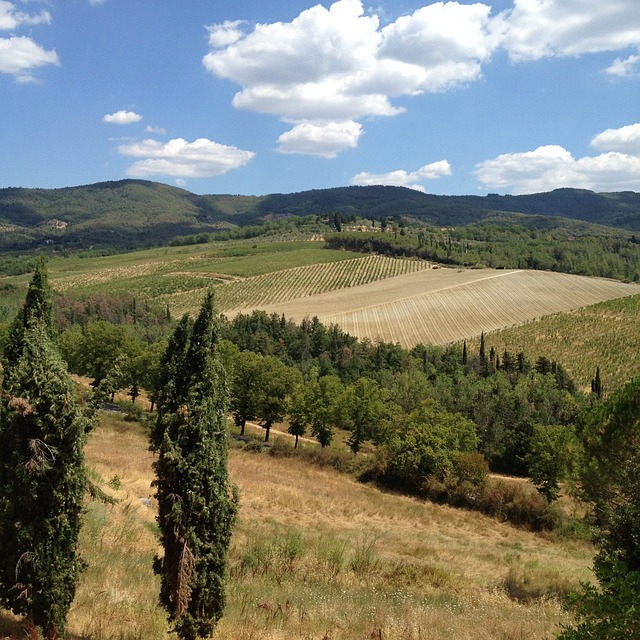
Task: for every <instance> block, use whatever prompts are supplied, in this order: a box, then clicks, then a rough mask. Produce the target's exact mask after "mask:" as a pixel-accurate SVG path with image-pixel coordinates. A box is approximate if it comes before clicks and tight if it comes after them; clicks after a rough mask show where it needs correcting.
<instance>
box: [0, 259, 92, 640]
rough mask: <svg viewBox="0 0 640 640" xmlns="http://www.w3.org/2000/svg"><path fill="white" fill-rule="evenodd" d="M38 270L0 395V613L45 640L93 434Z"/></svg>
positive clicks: (67, 596)
mask: <svg viewBox="0 0 640 640" xmlns="http://www.w3.org/2000/svg"><path fill="white" fill-rule="evenodd" d="M51 317H52V316H51V292H50V290H49V287H48V284H47V278H46V271H45V269H44V265H43V263H42V262H41V263H39V265H38V268H37V269H36V273H35V274H34V277H33V280H32V282H31V285H30V286H29V293H28V294H27V298H26V302H25V305H24V307H23V309H22V310H21V312H20V313H19V315H18V316H17V318H16V320H15V321H14V323H13V324H12V331H11V335H10V339H9V343H8V347H9V348H8V350H7V352H6V354H5V363H4V364H5V369H4V378H3V380H2V393H1V395H0V486H1V487H2V495H1V497H0V604H2V605H3V606H5V607H6V608H9V609H11V610H12V611H14V613H16V614H19V615H25V616H27V617H28V618H30V619H31V620H32V621H33V622H34V624H35V625H37V626H38V627H40V628H41V629H42V631H43V632H44V634H45V637H46V638H56V637H58V636H59V635H61V634H63V633H64V629H65V626H66V618H67V614H68V611H69V608H70V606H71V602H72V601H73V598H74V595H75V591H76V586H77V584H78V580H79V576H80V572H81V570H82V568H83V563H82V561H81V559H80V558H79V556H78V553H77V546H78V534H79V531H80V526H81V515H82V501H83V497H84V492H85V487H86V482H87V480H86V474H85V468H84V460H83V445H84V441H85V436H86V432H87V431H88V429H89V427H90V426H91V421H90V419H89V417H88V413H84V412H82V411H81V410H80V409H79V408H78V406H77V404H76V399H75V389H74V387H73V384H72V382H71V380H70V378H69V375H68V373H67V370H66V366H65V365H64V363H63V361H62V359H61V358H60V355H59V353H58V352H57V350H56V348H55V346H54V345H53V342H52V340H51V334H52V322H51Z"/></svg>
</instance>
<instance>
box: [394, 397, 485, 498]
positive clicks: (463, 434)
mask: <svg viewBox="0 0 640 640" xmlns="http://www.w3.org/2000/svg"><path fill="white" fill-rule="evenodd" d="M477 445H478V441H477V436H476V429H475V425H474V424H473V423H472V422H471V421H470V420H467V419H466V418H464V417H463V416H462V415H460V414H455V413H450V412H448V411H446V410H445V409H443V408H442V407H441V406H440V405H439V404H438V403H437V402H433V401H431V402H424V403H423V404H422V405H421V406H420V407H418V408H417V409H415V410H414V411H412V412H411V413H410V414H409V415H407V416H404V417H403V418H401V421H400V423H399V424H398V425H397V426H396V428H395V430H394V432H393V433H392V434H391V436H390V438H389V439H388V440H387V442H386V446H385V449H386V455H387V462H386V473H387V474H388V475H389V476H390V478H392V479H393V481H394V482H397V483H398V484H400V485H405V486H409V487H411V486H414V487H416V486H419V485H420V483H421V482H422V481H423V480H424V479H425V478H427V477H430V476H434V477H436V478H444V477H445V476H446V475H447V474H449V473H450V472H451V470H452V469H453V466H454V460H455V458H456V456H457V455H459V454H460V453H472V452H474V451H476V448H477Z"/></svg>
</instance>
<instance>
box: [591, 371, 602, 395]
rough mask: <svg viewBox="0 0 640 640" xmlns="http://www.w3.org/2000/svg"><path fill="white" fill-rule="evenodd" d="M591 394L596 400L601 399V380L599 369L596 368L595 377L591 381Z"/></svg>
mask: <svg viewBox="0 0 640 640" xmlns="http://www.w3.org/2000/svg"><path fill="white" fill-rule="evenodd" d="M591 393H593V394H594V395H595V396H596V397H597V398H602V393H603V391H602V380H601V379H600V367H596V377H595V378H593V379H592V380H591Z"/></svg>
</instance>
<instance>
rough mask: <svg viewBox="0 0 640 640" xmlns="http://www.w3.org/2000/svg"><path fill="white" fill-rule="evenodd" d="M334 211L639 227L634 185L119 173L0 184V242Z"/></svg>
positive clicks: (440, 221) (95, 239)
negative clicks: (426, 186) (611, 189)
mask: <svg viewBox="0 0 640 640" xmlns="http://www.w3.org/2000/svg"><path fill="white" fill-rule="evenodd" d="M335 212H338V213H340V214H342V215H343V216H351V215H356V216H360V217H366V218H369V219H372V218H373V219H378V220H381V219H383V218H392V217H395V218H398V217H408V218H413V219H416V220H422V221H424V222H426V223H429V224H433V225H437V226H446V227H455V226H460V225H464V224H473V223H475V222H480V221H482V220H496V219H502V220H505V219H506V220H507V221H508V220H511V219H517V221H518V223H519V224H527V221H529V223H530V224H531V225H532V226H536V227H538V228H540V227H543V226H545V221H547V220H548V219H549V218H550V217H554V218H557V217H562V218H570V219H573V220H580V221H585V222H588V223H597V224H602V225H608V226H612V227H618V228H621V229H626V230H630V231H638V230H640V194H639V193H634V192H621V193H594V192H592V191H586V190H577V189H558V190H555V191H552V192H549V193H540V194H534V195H526V196H500V195H496V194H490V195H488V196H485V197H480V196H436V195H429V194H424V193H421V192H419V191H415V190H412V189H406V188H404V187H384V186H371V187H338V188H333V189H317V190H312V191H303V192H300V193H291V194H271V195H267V196H260V197H258V196H238V195H206V196H200V195H196V194H193V193H190V192H189V191H186V190H184V189H179V188H176V187H171V186H168V185H165V184H161V183H156V182H149V181H145V180H122V181H119V182H103V183H98V184H93V185H86V186H79V187H67V188H62V189H23V188H6V189H0V230H1V231H2V233H1V234H0V250H16V249H29V248H33V247H34V246H38V245H40V244H42V243H47V244H55V245H61V246H64V247H66V248H69V249H73V248H86V247H88V246H97V247H100V246H102V247H112V248H116V249H135V248H139V247H144V246H149V245H158V244H162V243H166V242H167V241H168V240H169V239H171V238H172V237H174V236H176V235H188V234H193V233H200V232H208V231H212V230H214V229H218V228H221V227H229V226H244V225H247V224H255V223H256V222H259V221H262V220H268V219H274V218H279V217H283V216H290V215H296V216H298V215H308V214H318V215H325V214H329V213H335ZM530 216H536V218H532V217H530Z"/></svg>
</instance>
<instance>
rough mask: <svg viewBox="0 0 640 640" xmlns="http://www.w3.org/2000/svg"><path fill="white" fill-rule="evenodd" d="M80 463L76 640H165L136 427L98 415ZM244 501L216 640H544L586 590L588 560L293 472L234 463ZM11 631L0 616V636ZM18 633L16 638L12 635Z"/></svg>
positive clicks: (480, 522) (233, 455) (333, 476)
mask: <svg viewBox="0 0 640 640" xmlns="http://www.w3.org/2000/svg"><path fill="white" fill-rule="evenodd" d="M86 451H87V462H88V464H89V466H90V467H91V468H93V469H94V470H95V473H96V474H98V475H96V476H95V477H99V478H101V480H99V479H98V482H99V483H100V484H101V486H102V488H103V489H104V490H105V491H107V492H108V493H110V494H112V495H114V496H115V497H116V498H118V500H119V502H118V503H117V504H115V505H105V504H102V503H100V502H97V501H95V500H92V501H90V502H89V503H88V505H87V510H88V513H87V522H86V525H85V527H84V529H83V532H82V543H81V552H82V554H83V556H84V558H85V559H86V561H87V563H88V569H87V571H86V572H85V573H84V574H83V577H82V582H81V585H80V588H79V590H78V594H77V597H76V601H75V602H74V605H73V607H72V610H71V615H70V620H69V626H70V629H69V631H70V637H71V638H78V639H80V638H91V639H92V640H107V639H109V640H110V639H112V638H113V639H114V638H118V639H119V640H140V639H141V638H145V639H146V638H155V639H162V638H168V637H171V636H169V635H168V633H167V625H166V622H165V619H164V613H163V611H162V610H161V609H160V608H159V607H158V606H157V594H158V588H159V585H158V580H157V578H156V577H155V576H154V575H153V572H152V569H151V561H152V557H153V554H154V553H155V552H156V551H157V539H156V536H155V531H156V527H155V523H154V516H155V503H154V502H148V498H149V496H150V494H151V493H152V491H153V490H152V488H151V487H150V484H151V480H152V471H151V456H150V454H149V452H148V451H147V439H146V433H145V430H144V428H143V427H142V426H141V425H138V424H136V423H131V422H125V421H124V420H123V419H122V418H121V417H119V416H118V415H114V414H104V415H103V418H102V424H101V425H100V426H99V427H97V428H96V429H95V430H94V431H93V432H92V433H91V435H90V438H89V442H88V445H87V449H86ZM229 465H230V472H231V475H232V477H233V480H234V481H235V482H236V483H237V484H238V485H239V487H240V498H241V506H240V514H239V523H238V525H237V527H236V529H235V531H234V534H233V538H232V546H231V557H230V572H231V575H230V581H229V587H228V600H227V608H226V611H225V616H224V618H223V619H222V621H221V623H220V625H219V627H218V629H217V632H216V635H215V637H216V638H219V639H220V640H243V639H244V640H247V639H253V640H284V639H288V638H308V639H312V638H313V639H318V640H320V639H322V638H325V639H331V640H362V639H364V638H376V639H380V638H381V639H391V638H393V639H394V640H395V639H397V640H429V639H432V640H435V639H440V638H448V639H449V640H472V639H473V640H497V639H500V640H539V639H540V638H545V637H551V636H552V635H553V632H554V631H555V630H556V629H557V625H558V623H560V622H565V623H566V622H568V620H569V618H568V617H567V614H566V613H565V612H564V611H563V609H562V606H561V604H560V602H559V600H558V599H557V596H558V594H566V593H567V592H568V591H569V590H571V589H572V588H576V587H577V586H578V583H579V581H580V580H589V579H590V571H589V568H588V567H589V565H590V562H591V554H592V549H591V548H590V547H589V546H588V545H586V544H583V543H580V542H578V541H573V542H569V541H567V542H561V541H555V542H554V541H553V540H552V539H551V538H549V537H548V536H542V535H536V534H532V533H528V532H526V531H522V530H518V529H515V528H512V527H510V526H508V525H506V524H503V523H499V522H497V521H495V520H492V519H489V518H486V517H484V516H482V515H480V514H477V513H471V512H466V511H462V510H456V509H452V508H448V507H444V506H437V505H433V504H431V503H425V502H421V501H419V500H416V499H412V498H407V497H404V496H398V495H392V494H388V493H383V492H381V491H378V490H377V489H375V488H373V487H370V486H365V485H362V484H360V483H357V482H355V481H354V480H352V479H350V478H349V477H348V476H344V475H341V474H338V473H337V472H336V471H334V470H331V469H319V468H316V467H313V466H310V465H309V464H308V463H305V462H303V461H301V460H297V459H295V458H274V457H272V456H269V455H268V454H266V453H249V452H246V451H243V450H239V449H232V450H231V451H230V460H229ZM6 624H7V618H6V617H5V616H3V615H1V614H0V631H1V630H2V628H3V627H4V626H5V625H6ZM14 628H15V627H14Z"/></svg>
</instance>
